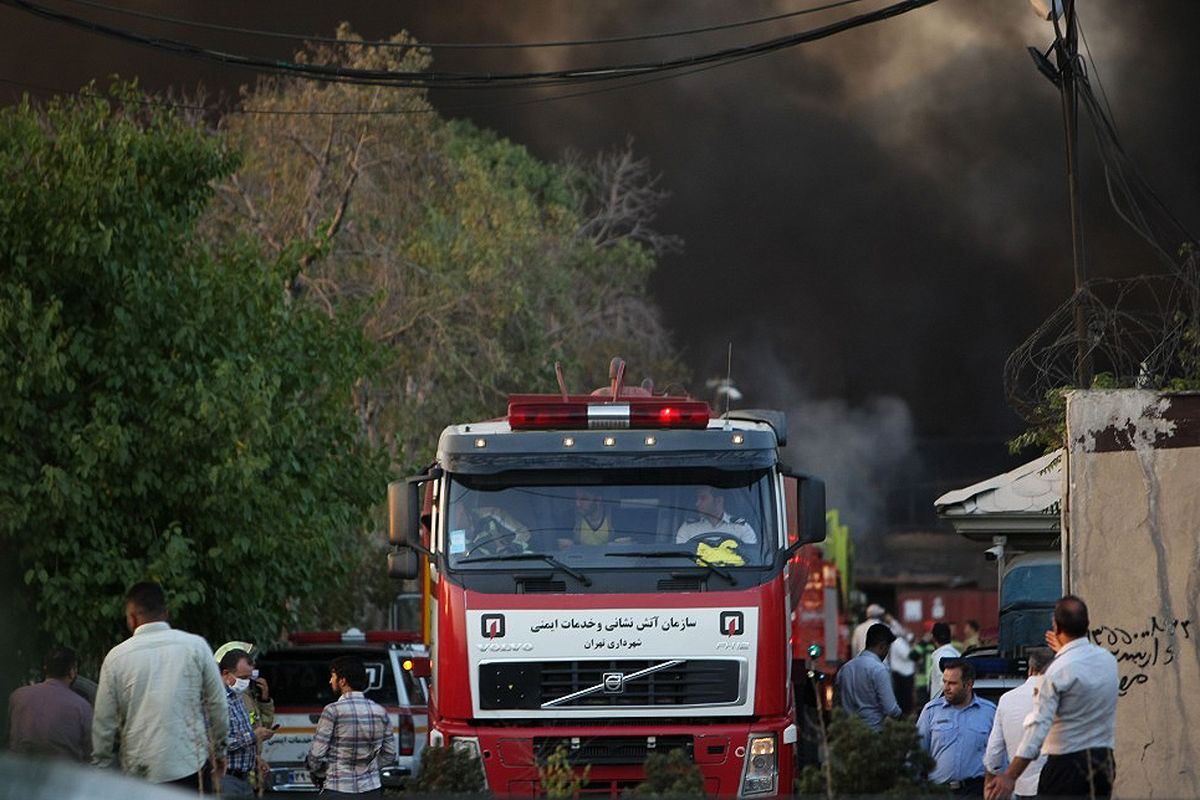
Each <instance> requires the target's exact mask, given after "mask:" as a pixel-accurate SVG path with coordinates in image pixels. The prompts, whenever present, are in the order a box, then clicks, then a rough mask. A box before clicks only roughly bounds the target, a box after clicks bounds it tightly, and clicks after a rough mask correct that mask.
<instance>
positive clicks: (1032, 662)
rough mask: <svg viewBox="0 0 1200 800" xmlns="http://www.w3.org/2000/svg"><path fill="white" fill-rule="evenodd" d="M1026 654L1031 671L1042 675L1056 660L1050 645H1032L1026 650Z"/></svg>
mask: <svg viewBox="0 0 1200 800" xmlns="http://www.w3.org/2000/svg"><path fill="white" fill-rule="evenodd" d="M1025 656H1026V658H1028V659H1029V671H1030V672H1032V673H1033V674H1034V675H1041V674H1042V673H1043V672H1045V671H1046V667H1048V666H1050V662H1051V661H1053V660H1054V651H1053V650H1051V649H1050V648H1049V647H1032V648H1030V649H1029V650H1028V651H1026V653H1025Z"/></svg>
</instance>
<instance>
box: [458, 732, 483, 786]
mask: <svg viewBox="0 0 1200 800" xmlns="http://www.w3.org/2000/svg"><path fill="white" fill-rule="evenodd" d="M450 747H451V748H453V749H454V750H457V751H459V752H460V753H467V754H469V755H472V756H475V758H476V759H477V760H478V761H479V771H480V772H481V773H483V788H484V789H486V788H487V785H488V782H487V770H486V769H484V766H483V750H482V749H481V748H480V747H479V739H478V738H477V737H475V736H451V737H450Z"/></svg>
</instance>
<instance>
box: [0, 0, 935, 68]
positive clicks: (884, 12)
mask: <svg viewBox="0 0 1200 800" xmlns="http://www.w3.org/2000/svg"><path fill="white" fill-rule="evenodd" d="M934 2H937V0H900V2H897V3H894V4H893V5H890V6H885V7H884V8H881V9H878V10H876V11H872V12H868V13H865V14H860V15H858V16H855V17H849V18H847V19H844V20H841V21H839V22H835V23H831V24H829V25H825V26H822V27H819V28H814V29H811V30H807V31H802V32H800V33H795V34H790V35H788V36H782V37H778V38H775V39H769V40H766V41H760V42H755V43H753V44H750V45H744V46H741V47H733V48H726V49H723V50H718V51H714V52H709V53H702V54H700V55H694V56H685V57H682V58H674V59H667V60H664V61H658V62H641V63H632V64H617V65H605V66H593V67H585V68H576V69H565V70H551V71H543V72H517V73H490V72H485V73H453V72H411V71H403V70H361V69H351V68H347V67H338V66H329V65H322V64H304V63H297V62H292V61H283V60H278V59H269V58H259V57H255V56H245V55H240V54H235V53H223V52H220V51H215V50H210V49H208V48H203V47H199V46H197V45H194V44H190V43H187V42H181V41H177V40H174V39H165V38H161V37H149V36H144V35H142V34H138V33H135V32H132V31H127V30H123V29H119V28H113V27H111V26H108V25H103V24H100V23H96V22H92V21H89V20H84V19H80V18H78V17H74V16H71V15H68V14H63V13H61V12H58V11H54V10H53V9H49V8H46V7H45V6H41V5H37V4H35V3H33V2H30V0H0V4H2V5H7V6H10V7H13V8H16V9H18V10H21V11H25V12H26V13H29V14H32V15H34V16H38V17H41V18H43V19H48V20H51V21H54V22H58V23H61V24H65V25H68V26H71V27H76V28H80V29H83V30H86V31H88V32H91V33H96V34H101V35H104V36H108V37H111V38H116V39H119V40H122V41H126V42H130V43H133V44H138V45H142V46H146V47H151V48H154V49H160V50H166V51H168V52H173V53H175V54H177V55H182V56H188V57H192V58H198V59H202V60H209V61H217V62H220V63H224V64H228V65H231V66H240V67H246V68H250V69H255V70H259V71H263V72H270V73H277V74H291V75H298V76H301V77H305V78H308V79H313V80H324V81H329V82H335V83H357V84H365V85H387V86H398V87H410V88H418V87H426V88H428V87H434V86H437V87H439V88H479V87H485V86H486V87H493V86H506V87H511V86H522V87H529V86H556V85H561V84H565V83H582V82H588V81H609V80H617V79H620V78H626V77H636V76H640V75H648V74H652V73H655V72H670V71H675V70H681V69H685V68H688V67H695V66H701V65H705V64H721V63H724V62H733V61H737V60H741V59H743V58H747V57H755V56H759V55H765V54H767V53H771V52H775V51H777V50H782V49H784V48H787V47H793V46H795V45H798V44H803V43H806V42H812V41H816V40H818V39H823V38H826V37H828V36H832V35H834V34H837V33H842V32H844V31H847V30H851V29H853V28H857V27H860V26H862V25H867V24H871V23H874V22H879V21H881V20H885V19H890V18H892V17H895V16H899V15H901V14H904V13H907V12H909V11H913V10H915V9H917V8H921V7H922V6H926V5H930V4H931V3H934Z"/></svg>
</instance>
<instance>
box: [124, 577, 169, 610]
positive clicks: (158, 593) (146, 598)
mask: <svg viewBox="0 0 1200 800" xmlns="http://www.w3.org/2000/svg"><path fill="white" fill-rule="evenodd" d="M125 600H126V601H127V602H129V603H133V605H134V606H136V607H137V609H138V610H139V611H141V612H142V613H143V614H146V615H147V616H151V617H157V616H160V615H161V614H163V613H165V612H166V610H167V598H166V595H164V594H163V590H162V587H161V586H159V585H158V584H157V583H155V582H154V581H142V582H141V583H135V584H134V585H133V586H130V587H129V591H128V592H126V593H125Z"/></svg>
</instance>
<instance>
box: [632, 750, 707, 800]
mask: <svg viewBox="0 0 1200 800" xmlns="http://www.w3.org/2000/svg"><path fill="white" fill-rule="evenodd" d="M644 769H645V773H646V779H645V780H644V781H642V782H641V783H639V784H638V785H637V786H635V787H633V788H632V789H627V790H625V791H624V792H623V793H622V795H623V796H624V797H626V798H637V800H671V799H672V798H673V799H674V800H685V798H698V797H704V796H705V794H704V773H703V772H701V771H700V767H698V766H696V765H695V764H694V763H692V760H691V759H690V758H688V755H687V753H685V752H684V751H683V750H670V751H668V752H666V753H651V754H650V755H648V756H646V763H645V766H644Z"/></svg>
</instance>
